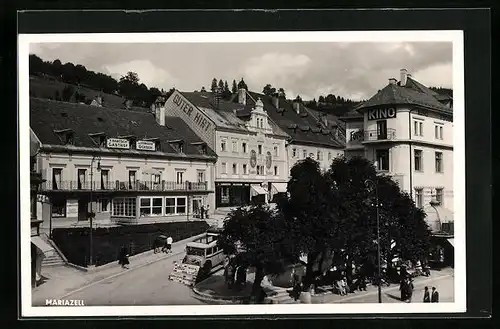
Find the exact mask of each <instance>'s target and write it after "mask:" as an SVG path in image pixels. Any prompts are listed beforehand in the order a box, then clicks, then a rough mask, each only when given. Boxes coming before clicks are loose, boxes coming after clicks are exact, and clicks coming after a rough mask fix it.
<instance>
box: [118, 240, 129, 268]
mask: <svg viewBox="0 0 500 329" xmlns="http://www.w3.org/2000/svg"><path fill="white" fill-rule="evenodd" d="M128 256H129V255H128V250H127V247H125V245H122V247H121V249H120V254H119V256H118V264H120V265H121V266H122V268H126V269H128V266H127V265H129V264H130V262H129V260H128Z"/></svg>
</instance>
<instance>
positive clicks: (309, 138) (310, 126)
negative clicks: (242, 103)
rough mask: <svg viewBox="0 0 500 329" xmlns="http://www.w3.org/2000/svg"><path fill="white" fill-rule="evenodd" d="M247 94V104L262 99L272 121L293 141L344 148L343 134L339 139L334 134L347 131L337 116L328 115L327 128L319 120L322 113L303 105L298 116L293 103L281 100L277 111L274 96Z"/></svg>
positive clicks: (252, 103)
mask: <svg viewBox="0 0 500 329" xmlns="http://www.w3.org/2000/svg"><path fill="white" fill-rule="evenodd" d="M247 94H248V95H250V97H247V104H249V105H254V104H255V101H256V100H257V99H258V98H260V99H261V100H262V102H263V103H264V109H265V110H266V111H267V114H268V115H269V117H270V118H271V120H272V121H274V122H275V123H276V124H277V125H278V126H279V127H280V128H281V129H283V130H284V131H285V132H286V133H287V134H288V135H290V137H291V139H292V140H294V141H296V142H299V143H300V142H303V143H312V144H321V145H326V146H330V147H335V148H343V147H344V145H343V140H344V139H342V137H341V135H342V134H341V135H340V136H339V138H338V139H336V138H335V136H334V134H333V129H335V128H340V129H339V132H342V131H343V130H344V129H345V128H344V127H345V125H344V124H343V123H341V122H340V121H339V120H338V118H337V117H336V116H334V115H331V114H330V115H328V116H327V121H328V127H325V126H324V125H322V123H321V120H319V117H320V115H321V112H319V111H314V110H312V109H309V108H307V107H305V106H304V105H303V104H299V106H300V109H299V114H297V112H296V111H295V109H294V108H293V102H291V101H288V100H285V99H279V105H278V106H279V109H277V108H276V107H275V106H274V104H273V100H272V96H268V95H264V94H259V93H255V92H247ZM235 99H236V97H235Z"/></svg>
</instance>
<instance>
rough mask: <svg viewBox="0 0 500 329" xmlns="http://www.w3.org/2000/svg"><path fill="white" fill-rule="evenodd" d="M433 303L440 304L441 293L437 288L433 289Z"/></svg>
mask: <svg viewBox="0 0 500 329" xmlns="http://www.w3.org/2000/svg"><path fill="white" fill-rule="evenodd" d="M431 303H439V292H438V291H437V289H436V287H432V295H431Z"/></svg>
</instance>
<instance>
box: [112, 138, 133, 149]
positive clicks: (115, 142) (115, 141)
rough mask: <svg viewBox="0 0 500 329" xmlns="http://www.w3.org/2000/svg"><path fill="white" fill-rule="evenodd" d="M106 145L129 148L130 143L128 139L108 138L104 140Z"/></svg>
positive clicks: (115, 147)
mask: <svg viewBox="0 0 500 329" xmlns="http://www.w3.org/2000/svg"><path fill="white" fill-rule="evenodd" d="M106 146H107V147H108V148H113V149H128V148H130V143H129V141H128V139H121V138H108V139H107V141H106Z"/></svg>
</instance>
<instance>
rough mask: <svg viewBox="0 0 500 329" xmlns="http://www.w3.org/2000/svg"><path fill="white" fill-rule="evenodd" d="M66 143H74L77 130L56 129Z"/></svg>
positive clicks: (58, 135)
mask: <svg viewBox="0 0 500 329" xmlns="http://www.w3.org/2000/svg"><path fill="white" fill-rule="evenodd" d="M54 132H55V133H56V135H57V137H59V139H60V140H61V142H62V143H63V144H64V145H74V142H75V132H74V131H73V130H72V129H62V130H54Z"/></svg>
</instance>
